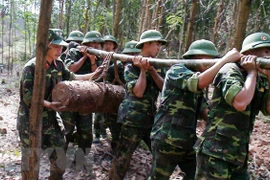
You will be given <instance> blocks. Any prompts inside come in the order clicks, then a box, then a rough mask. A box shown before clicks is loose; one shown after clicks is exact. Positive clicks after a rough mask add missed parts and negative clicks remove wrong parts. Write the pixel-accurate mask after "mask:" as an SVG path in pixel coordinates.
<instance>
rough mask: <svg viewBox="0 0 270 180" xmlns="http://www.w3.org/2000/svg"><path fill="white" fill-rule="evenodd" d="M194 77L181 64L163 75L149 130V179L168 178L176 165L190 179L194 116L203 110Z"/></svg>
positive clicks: (194, 137) (194, 136)
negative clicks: (155, 111) (162, 83)
mask: <svg viewBox="0 0 270 180" xmlns="http://www.w3.org/2000/svg"><path fill="white" fill-rule="evenodd" d="M198 75H199V73H195V72H193V71H191V70H189V69H188V68H186V67H185V66H184V65H183V64H176V65H173V66H172V67H171V68H170V69H169V71H168V72H167V74H166V78H165V80H164V86H163V90H162V93H161V96H160V97H161V99H160V100H161V103H160V106H159V108H158V111H157V113H156V116H155V123H154V125H153V128H152V131H151V140H152V152H153V155H154V160H153V172H152V175H151V179H157V180H162V179H169V178H170V176H171V174H172V172H173V171H174V169H175V167H176V166H177V165H178V166H179V167H180V168H181V170H182V171H183V172H184V173H185V174H186V179H194V175H195V170H196V155H195V151H194V150H193V145H194V143H195V141H196V139H197V136H196V125H197V117H198V116H197V115H198V114H199V113H200V112H201V111H202V110H204V109H205V108H207V106H206V101H204V100H205V99H204V98H203V92H202V91H201V90H198V88H197V86H198V85H197V84H198Z"/></svg>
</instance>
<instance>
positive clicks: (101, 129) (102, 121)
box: [93, 35, 118, 148]
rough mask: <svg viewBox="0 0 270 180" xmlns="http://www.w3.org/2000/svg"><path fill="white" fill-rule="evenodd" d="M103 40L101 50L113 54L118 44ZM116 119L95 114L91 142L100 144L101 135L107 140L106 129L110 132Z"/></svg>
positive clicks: (114, 40) (107, 36)
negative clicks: (93, 134)
mask: <svg viewBox="0 0 270 180" xmlns="http://www.w3.org/2000/svg"><path fill="white" fill-rule="evenodd" d="M103 40H104V42H102V43H101V47H102V48H103V50H104V51H107V52H115V51H116V49H117V47H118V42H117V41H116V39H115V37H114V36H112V35H106V36H104V37H103ZM112 63H113V61H111V62H110V64H112ZM107 76H108V75H107ZM112 116H113V117H112ZM116 118H117V116H114V115H110V114H104V113H95V116H94V131H95V138H94V140H93V143H100V135H102V136H103V138H107V133H106V127H109V129H110V131H111V130H112V129H111V128H112V126H117V125H116V121H117V119H116ZM115 128H116V127H115ZM111 132H112V131H111ZM112 136H113V137H114V138H112V142H111V145H112V146H114V144H115V143H114V140H113V139H115V138H116V137H115V136H114V134H113V135H112ZM113 148H114V147H113Z"/></svg>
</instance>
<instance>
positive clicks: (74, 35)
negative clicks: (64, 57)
mask: <svg viewBox="0 0 270 180" xmlns="http://www.w3.org/2000/svg"><path fill="white" fill-rule="evenodd" d="M83 36H84V35H83V33H82V32H81V31H71V32H70V33H69V35H68V38H67V39H66V41H67V42H70V41H79V42H82V41H83Z"/></svg>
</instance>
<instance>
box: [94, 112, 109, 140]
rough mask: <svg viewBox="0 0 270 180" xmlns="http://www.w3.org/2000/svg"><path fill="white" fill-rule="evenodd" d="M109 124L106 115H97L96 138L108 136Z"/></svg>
mask: <svg viewBox="0 0 270 180" xmlns="http://www.w3.org/2000/svg"><path fill="white" fill-rule="evenodd" d="M106 128H107V124H106V121H105V114H104V113H95V115H94V133H95V137H96V138H100V135H105V136H106V135H107V134H106Z"/></svg>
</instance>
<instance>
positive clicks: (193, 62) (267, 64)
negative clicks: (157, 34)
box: [77, 46, 270, 69]
mask: <svg viewBox="0 0 270 180" xmlns="http://www.w3.org/2000/svg"><path fill="white" fill-rule="evenodd" d="M77 48H80V46H78V47H77ZM87 51H88V52H89V53H91V54H95V55H99V56H106V55H108V54H109V53H111V52H107V51H103V50H98V49H93V48H87ZM112 58H113V59H116V60H120V61H121V62H123V63H126V62H132V59H133V58H134V56H132V55H126V54H117V53H113V54H112ZM145 59H148V61H149V62H150V64H151V65H153V66H158V67H170V66H172V65H173V64H177V63H184V64H185V65H186V66H187V67H188V68H194V67H198V66H203V67H205V66H212V65H214V64H215V63H216V62H217V61H219V60H220V58H216V59H158V58H145ZM256 63H259V64H260V67H261V68H264V69H270V59H268V58H261V57H260V58H257V59H256Z"/></svg>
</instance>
